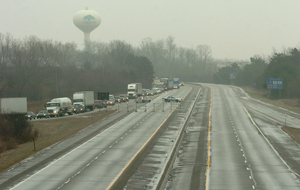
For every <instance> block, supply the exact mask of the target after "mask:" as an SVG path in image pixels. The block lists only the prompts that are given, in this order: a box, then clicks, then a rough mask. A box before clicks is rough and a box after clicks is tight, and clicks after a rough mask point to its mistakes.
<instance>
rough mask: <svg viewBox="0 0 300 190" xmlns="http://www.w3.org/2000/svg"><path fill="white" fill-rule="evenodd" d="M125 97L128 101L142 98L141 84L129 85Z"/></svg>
mask: <svg viewBox="0 0 300 190" xmlns="http://www.w3.org/2000/svg"><path fill="white" fill-rule="evenodd" d="M127 95H128V97H129V98H130V99H136V98H137V97H139V96H142V83H131V84H128V87H127Z"/></svg>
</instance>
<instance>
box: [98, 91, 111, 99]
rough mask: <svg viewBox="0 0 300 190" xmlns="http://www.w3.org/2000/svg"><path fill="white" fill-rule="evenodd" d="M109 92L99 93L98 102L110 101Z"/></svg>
mask: <svg viewBox="0 0 300 190" xmlns="http://www.w3.org/2000/svg"><path fill="white" fill-rule="evenodd" d="M108 99H109V92H98V100H108Z"/></svg>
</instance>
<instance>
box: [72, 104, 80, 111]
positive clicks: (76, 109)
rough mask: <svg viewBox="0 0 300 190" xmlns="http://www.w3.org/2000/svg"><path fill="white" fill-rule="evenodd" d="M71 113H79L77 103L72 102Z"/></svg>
mask: <svg viewBox="0 0 300 190" xmlns="http://www.w3.org/2000/svg"><path fill="white" fill-rule="evenodd" d="M72 111H73V113H79V104H74V105H73V106H72Z"/></svg>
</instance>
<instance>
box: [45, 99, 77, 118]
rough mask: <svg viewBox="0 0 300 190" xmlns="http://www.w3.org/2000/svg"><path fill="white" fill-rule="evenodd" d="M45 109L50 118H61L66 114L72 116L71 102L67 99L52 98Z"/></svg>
mask: <svg viewBox="0 0 300 190" xmlns="http://www.w3.org/2000/svg"><path fill="white" fill-rule="evenodd" d="M46 109H47V111H48V114H49V116H50V117H54V116H55V117H58V116H63V115H65V114H66V113H68V114H69V115H71V114H72V101H71V99H70V98H68V97H63V98H54V99H52V100H51V101H50V102H47V104H46Z"/></svg>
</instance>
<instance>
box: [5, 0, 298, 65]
mask: <svg viewBox="0 0 300 190" xmlns="http://www.w3.org/2000/svg"><path fill="white" fill-rule="evenodd" d="M85 7H88V8H89V9H91V10H95V11H97V12H98V13H99V14H100V16H101V19H102V21H101V24H100V26H99V27H98V28H97V29H95V30H94V31H93V32H92V33H91V40H93V41H98V42H109V41H111V40H125V41H126V42H127V43H130V44H132V45H133V46H138V45H139V44H140V42H141V41H142V39H144V38H146V37H150V38H152V39H153V40H158V39H165V38H167V37H168V36H173V37H174V38H175V43H176V44H177V46H181V47H186V48H192V47H196V46H197V45H201V44H206V45H209V46H210V47H211V49H212V55H213V57H214V58H218V59H225V58H227V59H243V60H249V58H250V57H251V56H253V55H255V54H259V55H271V54H272V52H273V48H275V49H277V50H281V49H282V48H283V47H286V48H288V47H299V45H300V0H184V1H183V0H80V1H79V0H0V33H2V34H6V33H9V34H11V35H12V36H13V37H15V38H19V39H24V38H25V37H26V36H27V37H28V36H30V35H35V36H37V37H39V38H41V39H52V40H53V41H62V42H64V43H65V42H75V43H77V44H78V47H82V46H83V33H82V32H81V31H80V30H79V29H77V28H76V27H75V26H74V24H73V16H74V14H75V13H76V12H78V11H80V10H83V9H85Z"/></svg>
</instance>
